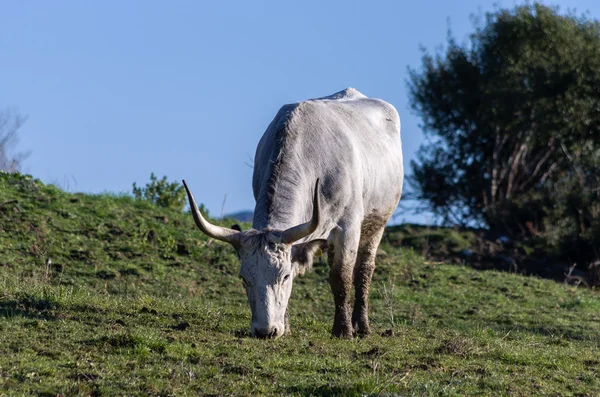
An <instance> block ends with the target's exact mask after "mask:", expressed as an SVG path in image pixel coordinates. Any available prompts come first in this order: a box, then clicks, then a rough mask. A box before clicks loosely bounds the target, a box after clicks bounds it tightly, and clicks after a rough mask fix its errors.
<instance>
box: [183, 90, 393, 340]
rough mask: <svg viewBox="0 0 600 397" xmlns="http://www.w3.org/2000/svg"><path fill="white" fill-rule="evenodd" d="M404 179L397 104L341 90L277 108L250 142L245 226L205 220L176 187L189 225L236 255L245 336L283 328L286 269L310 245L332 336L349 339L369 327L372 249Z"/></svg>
mask: <svg viewBox="0 0 600 397" xmlns="http://www.w3.org/2000/svg"><path fill="white" fill-rule="evenodd" d="M403 178H404V171H403V166H402V144H401V141H400V119H399V117H398V113H397V112H396V109H394V107H393V106H392V105H390V104H389V103H386V102H384V101H382V100H380V99H371V98H367V97H366V96H364V95H363V94H361V93H360V92H358V91H357V90H355V89H353V88H348V89H345V90H343V91H341V92H338V93H336V94H333V95H331V96H327V97H323V98H318V99H312V100H308V101H304V102H299V103H295V104H291V105H285V106H283V107H282V108H281V109H280V110H279V112H278V113H277V115H276V116H275V118H274V119H273V121H272V122H271V124H270V125H269V127H268V128H267V130H266V131H265V133H264V135H263V136H262V138H261V140H260V142H259V144H258V148H257V149H256V156H255V159H254V176H253V178H252V187H253V190H254V197H255V199H256V208H255V210H254V220H253V224H252V229H251V230H249V231H244V232H242V231H240V230H239V229H229V228H224V227H220V226H216V225H212V224H210V223H209V222H207V221H206V220H205V219H204V218H203V217H202V215H201V214H200V211H198V209H197V206H196V203H195V201H194V197H193V196H192V193H191V192H190V190H189V189H188V188H187V185H185V181H184V185H185V187H186V190H187V193H188V198H189V200H190V206H191V208H192V213H193V216H194V219H195V221H196V224H197V225H198V227H199V228H200V229H201V230H202V231H203V232H204V233H206V234H207V235H209V236H211V237H213V238H216V239H219V240H221V241H225V242H228V243H230V244H232V245H233V246H234V248H235V249H236V251H237V253H238V254H239V257H240V259H241V262H242V265H241V270H240V276H241V277H242V279H243V280H244V285H245V287H246V293H247V295H248V302H249V304H250V308H251V310H252V335H253V336H256V337H260V338H276V337H279V336H281V335H282V334H284V333H287V332H289V319H288V314H287V306H288V300H289V298H290V294H291V292H292V282H293V280H294V277H295V276H297V275H301V274H304V272H305V270H306V269H308V268H310V267H311V266H312V262H313V257H314V255H315V253H316V252H317V251H319V249H327V253H328V261H329V266H330V273H329V282H330V284H331V290H332V292H333V297H334V302H335V317H334V321H333V329H332V334H333V335H334V336H340V337H346V338H349V337H352V336H353V333H357V334H358V335H366V334H368V333H369V332H370V328H369V319H368V294H369V286H370V284H371V276H372V275H373V270H374V268H375V254H376V252H377V247H378V245H379V242H380V240H381V236H382V234H383V230H384V228H385V225H386V223H387V221H388V219H389V218H390V216H391V215H392V213H393V212H394V210H395V209H396V206H397V205H398V201H399V200H400V196H401V193H402V182H403ZM319 182H320V183H319ZM307 220H308V221H307ZM352 285H354V288H355V299H354V310H353V311H352V312H351V310H350V303H351V302H350V293H351V288H352Z"/></svg>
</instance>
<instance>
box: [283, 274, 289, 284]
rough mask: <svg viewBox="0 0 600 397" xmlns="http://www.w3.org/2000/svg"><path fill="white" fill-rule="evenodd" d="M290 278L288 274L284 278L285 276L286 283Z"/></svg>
mask: <svg viewBox="0 0 600 397" xmlns="http://www.w3.org/2000/svg"><path fill="white" fill-rule="evenodd" d="M289 279H290V275H289V274H287V275H286V276H285V277H284V278H283V282H284V283H285V282H286V281H288V280H289Z"/></svg>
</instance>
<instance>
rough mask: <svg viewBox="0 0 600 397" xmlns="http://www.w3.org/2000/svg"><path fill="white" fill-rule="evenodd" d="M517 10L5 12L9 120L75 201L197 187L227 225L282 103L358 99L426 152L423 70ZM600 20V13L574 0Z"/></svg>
mask: <svg viewBox="0 0 600 397" xmlns="http://www.w3.org/2000/svg"><path fill="white" fill-rule="evenodd" d="M494 3H497V4H499V5H500V6H501V7H512V6H514V5H515V4H518V3H519V2H515V1H500V2H497V1H487V0H486V1H484V0H447V1H444V0H422V1H400V0H396V1H394V0H388V1H376V0H373V1H323V0H320V1H312V0H311V1H268V2H267V1H235V2H228V1H213V2H203V1H170V2H167V1H161V2H158V1H136V2H134V1H107V0H103V1H95V2H92V1H28V0H22V1H3V2H2V3H0V15H2V18H1V23H0V54H1V56H2V62H1V66H0V109H3V108H6V107H9V106H12V107H18V108H19V110H20V111H21V113H23V114H26V115H28V116H29V120H28V121H27V123H26V124H25V125H24V126H23V128H22V129H21V133H20V136H21V140H20V143H19V146H18V148H20V149H21V150H31V156H30V157H29V158H28V159H27V161H26V162H25V164H24V171H25V172H27V173H31V174H33V175H34V176H35V177H37V178H40V179H42V181H44V182H47V183H56V184H58V185H59V186H62V187H63V188H67V189H68V190H70V191H83V192H91V193H99V192H104V191H110V192H131V185H132V183H133V182H134V181H135V182H138V184H144V183H145V182H147V181H148V179H149V175H150V172H155V173H156V174H157V175H159V176H162V175H167V176H168V177H169V179H171V180H180V179H182V178H185V179H186V180H187V181H188V182H189V184H190V186H191V187H192V188H193V191H194V192H195V195H196V199H197V200H198V201H200V202H203V203H205V204H206V205H207V207H208V208H209V210H210V211H211V213H212V214H213V215H219V214H220V211H221V203H222V201H223V197H224V195H225V194H227V203H226V208H225V212H228V213H229V212H233V211H237V210H243V209H252V208H253V207H254V199H253V196H252V189H251V176H252V169H251V168H250V167H249V166H248V164H251V162H252V160H251V159H252V158H253V156H254V150H255V148H256V144H257V143H258V140H259V139H260V137H261V135H262V133H263V132H264V130H265V128H266V127H267V125H268V124H269V122H270V121H271V119H272V118H273V116H274V115H275V113H276V112H277V110H278V109H279V107H280V106H281V105H282V104H285V103H290V102H296V101H299V100H304V99H308V98H313V97H318V96H323V95H328V94H331V93H333V92H336V91H339V90H341V89H344V88H346V87H355V88H357V89H358V90H360V91H362V92H363V93H364V94H366V95H367V96H370V97H377V98H382V99H385V100H386V101H388V102H390V103H392V104H393V105H394V106H396V108H397V109H398V112H399V113H400V117H401V120H402V139H403V145H404V155H405V166H406V168H407V171H408V170H409V168H408V165H409V161H410V160H411V159H413V158H414V154H415V152H416V150H417V149H418V147H419V145H420V144H421V143H422V142H423V136H422V133H421V131H420V129H419V127H418V125H419V120H418V119H417V117H416V116H415V115H413V114H411V112H410V111H409V107H408V98H407V90H406V85H405V79H406V76H407V67H408V66H412V67H418V66H419V64H420V58H421V53H420V51H419V47H420V46H424V47H425V48H427V49H429V50H432V49H435V48H436V47H438V46H440V45H442V44H444V43H445V39H446V32H447V29H448V26H449V27H450V28H451V29H452V31H453V33H454V35H455V36H456V37H457V38H458V39H460V40H462V39H465V38H466V35H467V34H468V33H469V32H471V31H472V24H471V22H470V19H469V15H470V14H472V13H475V14H481V13H484V12H486V11H490V10H493V8H494V7H493V4H494ZM547 4H558V5H559V6H560V7H561V9H562V10H565V9H567V8H575V9H577V11H579V12H584V11H589V12H590V15H591V16H592V17H595V18H598V17H600V1H598V0H560V1H557V2H553V3H549V2H547ZM408 219H413V220H415V219H416V220H418V221H421V222H424V221H427V219H426V217H424V216H420V217H416V218H414V217H409V218H408Z"/></svg>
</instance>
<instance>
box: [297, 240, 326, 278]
mask: <svg viewBox="0 0 600 397" xmlns="http://www.w3.org/2000/svg"><path fill="white" fill-rule="evenodd" d="M326 249H327V240H312V241H309V242H306V243H302V244H296V245H293V246H292V264H293V265H294V271H295V272H296V276H302V275H304V273H305V272H306V271H307V270H309V269H310V268H311V267H312V264H313V260H314V257H315V256H319V255H320V254H321V253H322V252H323V251H325V250H326Z"/></svg>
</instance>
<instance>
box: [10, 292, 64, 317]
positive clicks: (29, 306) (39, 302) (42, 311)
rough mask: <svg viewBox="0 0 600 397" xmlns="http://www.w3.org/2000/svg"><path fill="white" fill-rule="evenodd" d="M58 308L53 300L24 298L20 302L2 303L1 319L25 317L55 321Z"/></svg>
mask: <svg viewBox="0 0 600 397" xmlns="http://www.w3.org/2000/svg"><path fill="white" fill-rule="evenodd" d="M57 308H58V305H57V303H56V302H54V301H52V300H51V299H43V298H35V297H31V296H26V297H23V298H21V299H19V300H9V301H0V317H4V318H12V317H24V318H30V319H36V320H53V319H55V318H56V315H55V314H54V313H53V311H54V310H55V309H57Z"/></svg>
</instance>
